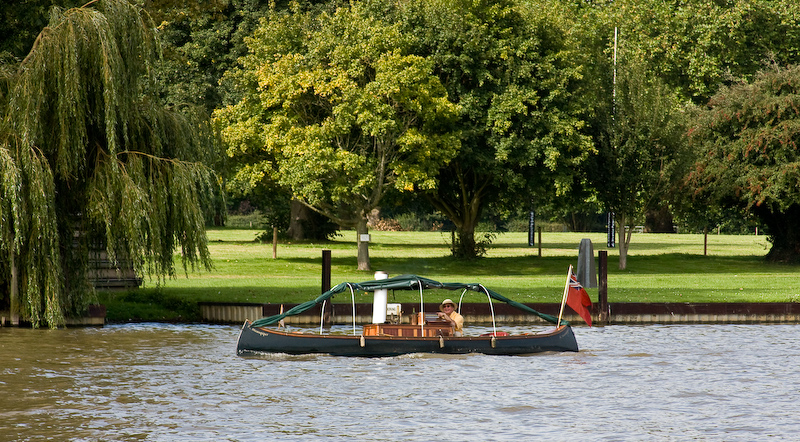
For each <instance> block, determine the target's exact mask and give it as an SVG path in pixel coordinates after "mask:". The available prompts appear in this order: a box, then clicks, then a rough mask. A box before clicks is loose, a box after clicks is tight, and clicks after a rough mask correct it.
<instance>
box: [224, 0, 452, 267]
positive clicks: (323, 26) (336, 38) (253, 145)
mask: <svg viewBox="0 0 800 442" xmlns="http://www.w3.org/2000/svg"><path fill="white" fill-rule="evenodd" d="M370 7H371V5H370V4H369V2H355V3H351V4H348V5H341V6H336V5H333V6H330V7H327V8H311V9H308V10H303V9H301V8H300V7H295V8H294V9H293V10H291V11H286V12H281V11H275V12H274V14H272V15H271V16H270V17H269V19H268V20H266V21H265V22H264V24H263V26H262V27H261V28H259V30H258V31H257V32H256V33H255V35H254V37H253V38H252V39H251V40H250V41H249V44H250V48H251V53H250V54H249V55H248V56H247V57H245V58H244V59H243V66H242V69H241V70H239V71H237V72H233V73H231V76H232V77H234V79H235V80H236V81H238V84H239V86H240V87H241V92H242V95H243V98H242V100H241V101H240V102H239V103H237V104H236V105H233V106H229V107H227V108H225V109H222V110H220V111H219V112H218V113H217V119H218V121H219V123H220V124H221V126H222V127H223V129H222V131H223V136H224V138H225V141H226V143H227V144H228V152H229V155H231V156H232V157H233V159H234V161H237V162H239V163H240V164H243V165H244V166H243V167H242V168H241V169H240V171H239V174H238V175H237V177H236V179H235V180H236V181H237V182H239V183H245V185H248V183H249V185H257V184H258V183H260V182H262V181H263V180H264V179H265V177H271V178H272V179H274V180H275V181H277V182H278V183H279V184H281V185H283V186H286V187H288V188H290V189H291V190H292V194H293V196H294V198H296V199H297V200H298V201H300V202H302V203H303V204H305V205H307V206H308V207H309V208H311V209H312V210H314V211H316V212H318V213H321V214H323V215H325V216H327V217H328V218H330V219H331V220H333V221H335V222H336V223H338V224H339V225H341V226H343V227H350V228H355V230H356V234H357V238H356V239H357V243H358V268H359V269H362V270H367V269H369V268H370V262H369V249H368V242H367V241H362V237H364V235H366V234H367V233H368V229H367V215H368V214H369V213H370V212H371V211H372V210H373V209H375V208H377V207H379V205H380V203H381V201H382V199H383V198H384V196H385V195H386V193H387V192H388V191H390V190H392V189H396V190H400V191H405V190H411V189H413V188H415V187H416V188H422V189H431V188H434V187H435V185H436V173H437V171H438V170H439V168H440V167H441V166H442V165H444V164H446V163H447V162H448V161H449V160H450V159H451V158H452V157H453V156H454V155H455V153H456V151H457V149H458V139H457V137H456V136H454V134H453V132H452V122H453V120H454V116H455V114H456V109H457V108H456V106H454V105H453V104H452V103H450V102H449V101H448V100H447V94H446V91H445V89H444V88H443V87H442V85H441V83H440V82H439V80H438V78H437V77H436V76H434V75H432V69H433V65H432V63H431V62H430V61H429V60H427V59H426V58H424V57H420V56H418V55H414V54H411V53H410V46H409V39H408V36H406V35H404V34H403V33H402V32H401V31H400V28H399V26H397V25H392V24H387V23H384V22H382V21H381V20H380V19H379V18H378V17H376V16H375V15H374V14H372V13H371V9H370Z"/></svg>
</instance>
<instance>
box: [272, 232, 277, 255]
mask: <svg viewBox="0 0 800 442" xmlns="http://www.w3.org/2000/svg"><path fill="white" fill-rule="evenodd" d="M277 257H278V228H277V227H273V228H272V259H275V258H277Z"/></svg>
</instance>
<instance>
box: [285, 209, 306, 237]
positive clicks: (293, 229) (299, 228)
mask: <svg viewBox="0 0 800 442" xmlns="http://www.w3.org/2000/svg"><path fill="white" fill-rule="evenodd" d="M309 212H311V210H310V209H309V208H308V207H306V206H305V205H304V204H303V203H301V202H300V201H297V200H296V199H294V198H293V199H292V202H291V206H290V210H289V213H290V215H289V230H288V231H287V232H286V233H287V234H288V235H289V237H290V238H292V239H293V240H295V241H302V240H304V239H306V232H305V228H304V227H305V223H306V221H307V220H308V214H309Z"/></svg>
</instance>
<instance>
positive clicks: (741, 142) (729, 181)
mask: <svg viewBox="0 0 800 442" xmlns="http://www.w3.org/2000/svg"><path fill="white" fill-rule="evenodd" d="M691 139H692V140H693V142H694V143H695V145H696V146H697V147H698V148H700V149H701V152H702V155H700V156H699V157H700V160H699V161H698V162H697V165H696V167H695V168H694V170H693V171H692V173H691V175H690V181H691V182H692V184H693V185H694V188H695V189H696V192H697V195H700V196H703V197H704V200H703V201H702V203H703V204H710V203H716V204H718V205H720V206H723V207H734V208H745V209H747V210H749V211H750V212H752V213H753V214H754V215H755V216H756V217H757V218H758V219H759V220H760V221H761V222H762V223H763V224H765V225H766V226H767V229H768V230H767V233H768V234H769V237H770V240H771V242H772V248H771V249H770V251H769V254H768V255H767V257H768V258H769V259H772V260H778V261H797V260H798V257H799V256H800V149H799V148H798V145H800V66H797V65H794V66H790V67H786V68H781V67H778V66H773V67H771V68H769V69H767V70H765V71H763V72H761V73H760V74H759V75H758V76H757V77H756V79H755V80H754V81H753V82H751V83H741V84H737V85H734V86H730V87H724V88H722V89H721V90H720V91H719V92H718V93H717V94H716V95H714V97H713V98H712V100H711V101H710V102H709V104H708V106H707V108H706V109H705V111H704V112H703V114H702V118H700V119H699V120H698V121H697V124H696V125H695V127H694V128H693V130H692V132H691Z"/></svg>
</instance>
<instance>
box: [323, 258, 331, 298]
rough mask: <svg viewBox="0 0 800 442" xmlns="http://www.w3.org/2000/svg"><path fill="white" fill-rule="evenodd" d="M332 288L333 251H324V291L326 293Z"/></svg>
mask: <svg viewBox="0 0 800 442" xmlns="http://www.w3.org/2000/svg"><path fill="white" fill-rule="evenodd" d="M330 289H331V251H330V250H323V251H322V292H320V293H325V292H327V291H328V290H330Z"/></svg>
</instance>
